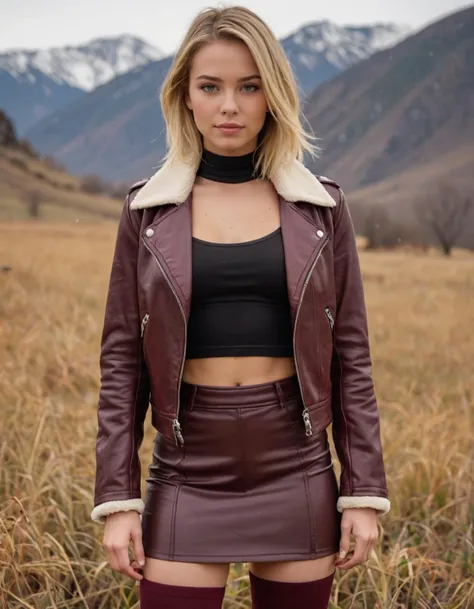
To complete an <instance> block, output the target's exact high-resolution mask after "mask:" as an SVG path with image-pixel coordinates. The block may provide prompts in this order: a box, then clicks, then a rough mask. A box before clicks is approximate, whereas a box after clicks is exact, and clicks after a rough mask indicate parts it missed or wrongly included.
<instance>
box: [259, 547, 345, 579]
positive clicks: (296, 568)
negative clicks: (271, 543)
mask: <svg viewBox="0 0 474 609" xmlns="http://www.w3.org/2000/svg"><path fill="white" fill-rule="evenodd" d="M336 559H337V553H336V554H330V555H329V556H324V557H323V558H317V559H315V560H297V561H287V562H254V563H251V565H250V571H252V573H253V574H254V575H256V576H257V577H261V578H262V579H270V580H273V581H279V582H292V583H298V582H311V581H315V580H317V579H323V578H324V577H328V575H331V574H332V573H334V571H335V570H336V565H335V563H336Z"/></svg>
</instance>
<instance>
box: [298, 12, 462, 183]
mask: <svg viewBox="0 0 474 609" xmlns="http://www.w3.org/2000/svg"><path fill="white" fill-rule="evenodd" d="M473 57H474V7H470V8H468V9H465V10H462V11H460V12H457V13H455V14H452V15H449V16H448V17H446V18H444V19H442V20H440V21H438V22H436V23H434V24H431V25H430V26H429V27H427V28H425V29H424V30H423V31H421V32H419V33H417V34H415V35H413V36H410V37H409V38H408V39H406V40H404V41H402V42H401V43H400V44H398V45H397V46H396V47H394V48H392V49H389V50H385V51H381V52H379V53H376V54H375V55H373V56H372V57H371V58H369V59H368V60H366V61H364V62H361V63H359V64H357V65H355V66H353V67H352V68H351V69H349V70H347V71H346V72H344V73H343V74H341V75H339V76H337V77H335V78H334V79H332V80H331V81H330V82H327V83H324V84H323V85H321V86H320V87H318V89H317V90H316V91H315V92H314V93H313V94H312V96H310V98H309V99H308V100H307V103H306V108H305V115H306V117H307V119H308V121H309V123H310V125H311V127H312V129H313V131H314V132H315V133H316V134H317V136H318V137H320V138H321V143H320V145H321V147H322V148H323V153H322V156H321V158H320V159H319V161H318V162H317V163H315V164H314V165H313V169H314V170H315V171H317V172H318V173H324V174H325V175H329V176H332V177H333V178H335V179H338V180H340V181H341V182H342V184H343V186H344V187H345V188H346V189H349V190H353V189H356V188H362V187H366V186H368V185H369V184H374V183H377V182H380V181H382V180H385V179H388V178H390V177H391V176H394V175H396V174H399V173H400V172H404V171H406V170H412V169H413V168H416V167H418V168H420V169H423V167H424V166H425V165H430V167H432V166H433V163H434V164H435V165H436V164H437V165H438V175H439V176H440V177H441V175H443V174H444V173H446V172H449V171H454V172H455V175H456V176H457V178H460V177H461V176H464V177H466V178H467V177H468V176H469V177H470V176H471V175H472V169H473V166H474V146H473V145H472V142H473V140H474V70H473V68H472V58H473ZM460 151H463V152H462V154H460ZM446 158H449V159H451V161H450V163H451V162H454V166H453V167H451V165H450V164H449V163H448V164H446V162H444V159H446ZM454 160H455V161H454ZM428 174H430V175H431V170H430V172H427V175H428ZM410 175H412V173H410ZM417 180H418V178H417ZM422 182H423V181H422ZM402 186H403V182H402V181H400V182H399V184H398V189H399V190H400V189H401V188H402Z"/></svg>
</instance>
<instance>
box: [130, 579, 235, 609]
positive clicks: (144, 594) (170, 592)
mask: <svg viewBox="0 0 474 609" xmlns="http://www.w3.org/2000/svg"><path fill="white" fill-rule="evenodd" d="M224 593H225V587H222V588H193V587H191V586H169V585H168V584H160V583H158V582H153V581H150V580H149V579H145V578H143V579H142V580H141V581H140V609H190V608H191V607H192V609H221V607H222V601H223V600H224Z"/></svg>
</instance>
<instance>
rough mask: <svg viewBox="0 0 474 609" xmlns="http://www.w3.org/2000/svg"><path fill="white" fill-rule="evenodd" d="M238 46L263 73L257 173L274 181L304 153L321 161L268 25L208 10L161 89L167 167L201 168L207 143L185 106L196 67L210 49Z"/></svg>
mask: <svg viewBox="0 0 474 609" xmlns="http://www.w3.org/2000/svg"><path fill="white" fill-rule="evenodd" d="M218 40H237V41H240V42H243V43H244V44H245V45H246V46H247V48H248V49H249V51H250V53H251V54H252V57H253V59H254V61H255V63H256V65H257V67H258V70H259V72H260V77H261V79H262V85H263V91H264V94H265V97H266V100H267V104H268V108H269V113H268V114H267V119H266V121H265V125H264V127H263V128H262V131H261V133H260V135H259V144H258V146H257V151H256V158H255V163H256V169H257V171H259V172H260V175H261V176H262V178H268V179H271V178H272V176H273V175H274V172H275V171H276V170H277V169H278V167H279V166H280V165H282V164H284V163H285V162H288V161H291V160H294V159H295V158H296V159H298V160H299V161H302V160H303V155H304V152H305V151H307V152H308V153H309V154H310V155H312V156H313V157H314V156H317V152H318V148H317V146H316V145H314V144H313V143H311V142H312V141H313V140H316V139H317V138H316V137H315V136H314V135H313V134H310V133H309V132H307V131H305V129H304V128H303V126H302V123H301V107H300V100H299V96H298V87H297V85H296V81H295V78H294V75H293V72H292V70H291V67H290V64H289V62H288V59H287V58H286V55H285V53H284V51H283V48H282V46H281V45H280V42H279V41H278V39H277V38H276V37H275V35H274V34H273V32H272V31H271V29H270V28H269V27H268V25H267V24H266V23H265V22H264V21H263V20H262V19H261V18H260V17H258V16H257V15H256V14H255V13H254V12H252V11H251V10H249V9H247V8H245V7H242V6H230V7H225V8H207V9H204V10H202V11H201V12H200V13H199V14H198V15H197V16H196V17H195V19H194V20H193V21H192V23H191V25H190V27H189V29H188V31H187V33H186V35H185V37H184V39H183V41H182V43H181V45H180V47H179V49H178V51H177V53H176V56H175V58H174V61H173V63H172V65H171V68H170V70H169V72H168V74H167V76H166V78H165V81H164V83H163V86H162V89H161V95H160V99H161V106H162V110H163V116H164V119H165V123H166V142H167V148H168V151H167V154H166V156H165V161H167V162H169V163H172V162H173V161H175V160H181V161H185V162H190V163H192V164H194V165H197V164H198V163H199V160H200V158H201V154H202V138H201V134H200V132H199V131H198V129H197V127H196V124H195V122H194V118H193V115H192V113H191V111H190V110H189V108H188V107H187V105H186V95H187V90H188V84H189V72H190V68H191V62H192V59H193V57H194V55H195V54H196V52H197V51H198V50H199V49H200V48H202V47H203V46H204V45H205V44H208V43H210V42H214V41H218Z"/></svg>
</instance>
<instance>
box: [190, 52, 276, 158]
mask: <svg viewBox="0 0 474 609" xmlns="http://www.w3.org/2000/svg"><path fill="white" fill-rule="evenodd" d="M186 104H187V106H188V108H189V109H190V110H191V111H192V113H193V116H194V121H195V123H196V126H197V128H198V130H199V131H200V133H201V134H202V136H203V145H204V148H206V149H207V150H210V151H211V152H214V153H216V154H223V155H228V156H238V155H241V154H247V153H249V152H252V151H253V150H255V148H256V146H257V137H258V133H259V132H260V130H261V129H262V127H263V124H264V122H265V116H266V112H267V110H268V105H267V101H266V98H265V95H264V93H263V89H262V82H261V79H260V76H259V71H258V69H257V66H256V64H255V61H254V60H253V57H252V54H251V53H250V51H249V50H248V48H247V46H246V45H245V44H244V43H242V42H239V41H232V40H219V41H216V42H211V43H209V44H207V45H205V46H204V47H202V48H201V49H200V50H199V51H198V52H197V53H196V55H195V56H194V59H193V61H192V65H191V70H190V73H189V91H188V97H187V100H186ZM226 124H227V125H228V126H227V127H226V126H225V125H226ZM231 125H234V126H233V127H232V126H231Z"/></svg>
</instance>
